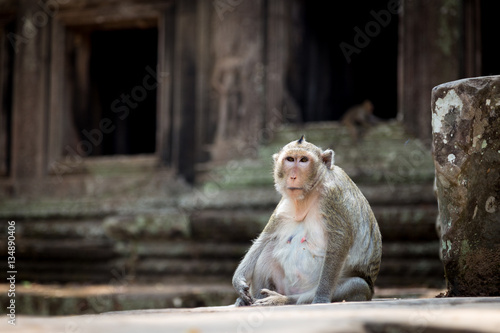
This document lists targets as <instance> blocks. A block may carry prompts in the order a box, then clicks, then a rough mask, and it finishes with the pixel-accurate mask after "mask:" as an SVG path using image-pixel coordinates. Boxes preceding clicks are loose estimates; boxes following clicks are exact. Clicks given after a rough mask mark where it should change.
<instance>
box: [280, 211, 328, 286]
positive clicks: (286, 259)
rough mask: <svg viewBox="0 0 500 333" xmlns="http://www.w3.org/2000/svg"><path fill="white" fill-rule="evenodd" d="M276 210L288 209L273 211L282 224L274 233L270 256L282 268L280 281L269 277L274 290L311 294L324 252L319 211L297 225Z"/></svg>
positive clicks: (311, 213) (316, 282) (323, 233)
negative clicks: (274, 287)
mask: <svg viewBox="0 0 500 333" xmlns="http://www.w3.org/2000/svg"><path fill="white" fill-rule="evenodd" d="M282 205H283V206H287V205H288V203H286V202H284V203H282ZM280 208H282V209H280ZM280 211H281V212H289V211H290V209H287V207H278V212H277V213H278V216H279V218H280V219H281V220H282V221H281V223H280V227H279V229H278V230H277V231H276V235H277V238H276V243H275V246H274V250H273V253H272V256H273V258H274V259H275V260H276V261H277V263H278V265H280V266H281V268H282V269H283V273H284V278H283V276H275V277H273V280H274V284H275V286H276V289H277V290H276V291H277V292H279V293H280V294H284V295H299V294H304V293H310V292H314V290H315V289H316V287H317V285H318V281H319V277H320V274H321V268H322V265H323V261H324V256H325V253H326V235H325V231H324V227H323V224H322V220H321V215H320V212H319V209H317V210H315V211H310V212H309V213H308V214H307V216H306V218H305V219H304V220H303V221H301V222H297V221H295V220H294V219H293V217H292V216H288V215H285V213H282V214H280Z"/></svg>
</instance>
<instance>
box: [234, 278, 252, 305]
mask: <svg viewBox="0 0 500 333" xmlns="http://www.w3.org/2000/svg"><path fill="white" fill-rule="evenodd" d="M233 286H234V288H235V289H236V291H237V292H238V294H239V295H240V297H239V298H238V299H237V300H236V303H235V305H236V306H247V305H252V304H253V298H252V296H251V295H250V287H249V286H248V284H247V283H246V281H245V280H244V279H241V280H238V281H237V282H234V281H233Z"/></svg>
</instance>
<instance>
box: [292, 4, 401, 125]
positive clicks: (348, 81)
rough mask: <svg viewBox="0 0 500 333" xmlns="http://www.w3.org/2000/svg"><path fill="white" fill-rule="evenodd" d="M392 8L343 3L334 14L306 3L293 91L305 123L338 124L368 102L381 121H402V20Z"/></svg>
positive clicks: (301, 20) (333, 11) (321, 7)
mask: <svg viewBox="0 0 500 333" xmlns="http://www.w3.org/2000/svg"><path fill="white" fill-rule="evenodd" d="M388 3H390V1H387V0H382V1H380V0H376V1H373V0H370V1H367V0H365V1H341V2H338V3H336V4H335V7H334V9H333V10H331V9H330V7H328V8H327V6H326V5H325V4H324V3H323V2H319V1H302V2H300V6H302V10H301V11H300V12H301V14H300V15H301V17H299V18H298V22H299V25H302V26H303V27H304V28H303V31H304V34H303V37H302V38H301V40H302V42H301V45H299V46H297V47H296V48H295V50H293V52H294V53H295V55H292V64H291V66H289V71H288V78H287V86H288V89H289V91H290V94H291V96H293V98H294V99H295V100H296V102H297V104H298V105H299V107H300V109H301V111H302V114H301V116H302V120H303V121H324V120H338V119H339V118H340V117H341V116H342V115H343V114H344V112H345V111H346V110H347V109H348V108H349V107H350V106H352V105H355V104H359V103H361V102H363V101H364V100H365V99H370V100H371V101H372V102H373V104H374V107H375V108H374V114H375V115H376V116H378V117H380V118H384V119H388V118H394V117H396V115H397V59H398V15H397V14H393V13H390V12H389V11H388ZM325 6H326V7H325ZM295 19H296V20H297V18H295ZM359 31H361V33H359ZM358 35H361V36H360V37H359V36H358ZM363 35H364V36H363ZM357 36H358V37H357ZM292 38H297V37H296V36H294V37H292ZM292 43H293V42H292Z"/></svg>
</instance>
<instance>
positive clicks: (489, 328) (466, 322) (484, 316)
mask: <svg viewBox="0 0 500 333" xmlns="http://www.w3.org/2000/svg"><path fill="white" fill-rule="evenodd" d="M0 331H1V332H34V333H35V332H37V333H41V332H51V333H52V332H79V333H80V332H81V333H84V332H106V333H114V332H120V333H124V332H149V333H154V332H190V333H195V332H200V333H201V332H207V333H209V332H214V333H215V332H216V333H220V332H257V331H258V332H287V333H293V332H459V333H460V332H499V331H500V297H489V298H481V297H478V298H427V299H401V300H383V299H379V300H374V301H372V302H352V303H333V304H320V305H299V306H283V307H268V308H254V307H248V308H234V307H232V306H225V307H205V308H195V309H158V310H137V311H122V312H110V313H104V314H100V315H85V316H65V317H45V318H44V317H32V316H22V315H20V316H18V317H17V318H16V326H15V327H14V326H11V325H9V324H8V323H7V319H6V318H4V319H3V320H2V321H0Z"/></svg>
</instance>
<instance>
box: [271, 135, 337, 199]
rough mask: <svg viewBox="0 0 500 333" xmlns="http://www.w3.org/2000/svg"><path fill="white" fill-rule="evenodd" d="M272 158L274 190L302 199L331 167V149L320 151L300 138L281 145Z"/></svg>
mask: <svg viewBox="0 0 500 333" xmlns="http://www.w3.org/2000/svg"><path fill="white" fill-rule="evenodd" d="M273 158H274V182H275V187H276V190H277V191H278V192H280V193H281V194H282V195H286V196H289V197H291V198H295V199H303V198H304V197H305V196H306V195H307V194H308V193H309V192H310V191H311V190H312V189H313V188H314V187H315V186H316V184H317V183H318V181H319V180H320V178H321V177H322V175H323V173H324V172H326V170H327V169H329V168H331V165H332V163H333V151H331V150H327V151H325V152H322V151H321V149H320V148H318V147H316V146H315V145H313V144H311V143H309V142H306V141H305V140H303V139H301V140H299V141H293V142H291V143H289V144H288V145H286V146H285V147H283V149H281V151H280V152H279V153H278V154H274V155H273ZM325 158H327V159H328V161H326V160H325ZM327 163H329V165H327Z"/></svg>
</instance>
